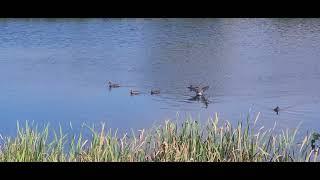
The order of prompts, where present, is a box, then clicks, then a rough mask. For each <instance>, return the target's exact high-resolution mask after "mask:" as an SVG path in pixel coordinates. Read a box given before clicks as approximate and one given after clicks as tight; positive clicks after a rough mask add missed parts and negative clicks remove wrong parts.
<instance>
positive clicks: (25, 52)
mask: <svg viewBox="0 0 320 180" xmlns="http://www.w3.org/2000/svg"><path fill="white" fill-rule="evenodd" d="M319 58H320V19H0V121H1V123H0V124H1V126H0V133H1V134H6V135H11V134H15V131H16V123H17V121H20V122H24V121H25V120H29V121H34V122H35V123H37V124H45V123H50V124H51V125H52V126H58V125H59V124H61V125H62V126H63V127H65V128H68V127H69V124H70V123H71V124H72V126H73V127H80V125H81V124H83V123H88V124H99V123H101V122H105V123H106V125H107V126H108V127H111V128H118V129H119V130H120V131H128V130H130V129H131V128H133V129H142V128H149V127H152V126H154V125H157V124H160V123H162V122H164V121H165V120H166V119H172V120H175V119H177V116H179V119H184V118H185V117H186V116H189V115H191V116H192V117H194V118H200V120H201V121H203V122H205V121H206V120H207V119H208V117H213V116H214V113H215V112H218V114H219V117H220V119H222V120H229V121H231V122H232V123H236V122H237V121H239V120H241V119H242V120H245V117H246V116H247V115H248V114H250V116H251V117H252V118H253V119H254V116H256V115H257V113H258V112H261V114H260V118H259V121H258V124H259V125H260V126H262V125H263V126H265V127H273V125H274V123H275V122H276V123H277V126H278V127H280V128H294V127H296V126H297V125H298V124H299V123H302V126H301V128H302V129H303V130H307V129H308V130H319V129H320V121H319V120H320V113H319V110H318V107H319V103H320V94H319V92H320V83H319V82H320V59H319ZM109 80H111V81H113V82H116V83H119V84H120V85H122V87H120V88H114V89H111V90H109V89H108V87H107V85H106V82H107V81H109ZM191 84H192V85H203V86H205V85H209V86H210V88H209V89H208V90H207V91H205V95H204V96H205V97H206V99H207V100H208V102H209V104H207V105H206V104H205V103H203V101H201V100H197V99H192V97H193V96H194V95H195V93H194V92H191V91H189V90H188V89H187V86H189V85H191ZM152 88H158V89H160V91H161V93H160V94H159V95H153V96H151V95H150V90H151V89H152ZM131 89H132V90H139V91H141V94H140V95H137V96H130V93H129V92H130V90H131ZM276 106H279V107H280V109H282V108H284V110H283V111H280V113H279V115H277V114H276V113H275V112H274V111H273V110H272V109H273V108H275V107H276ZM287 107H288V108H287Z"/></svg>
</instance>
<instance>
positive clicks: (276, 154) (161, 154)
mask: <svg viewBox="0 0 320 180" xmlns="http://www.w3.org/2000/svg"><path fill="white" fill-rule="evenodd" d="M258 117H259V114H258V115H257V116H256V118H255V120H254V122H252V123H250V122H249V117H247V120H246V123H243V122H238V123H237V125H236V126H234V127H233V126H232V124H231V123H229V122H228V121H224V122H219V118H218V115H217V113H216V114H215V117H213V118H209V119H208V121H207V123H206V124H205V125H204V126H201V125H200V123H198V122H197V121H195V120H192V119H191V118H190V119H189V118H188V119H186V120H185V121H184V122H182V123H181V124H177V123H174V122H172V121H165V122H164V123H163V124H162V125H161V126H159V127H156V128H154V129H150V130H148V131H146V130H141V131H139V133H138V134H135V133H134V132H132V133H131V135H128V134H124V135H122V136H118V135H117V132H116V131H112V130H111V129H109V130H106V127H105V125H104V124H102V125H101V127H100V129H99V130H97V129H95V128H94V127H88V126H87V128H88V129H89V130H90V132H91V137H90V138H85V137H84V136H83V134H82V133H81V132H80V133H78V134H77V135H72V134H64V133H63V131H62V128H61V127H60V129H59V131H58V132H56V131H55V130H49V126H48V125H47V126H46V127H45V128H43V129H42V130H40V131H39V130H38V129H37V127H35V126H33V125H31V126H30V125H29V124H28V123H27V122H26V123H25V125H24V126H23V127H21V126H20V125H19V123H18V124H17V135H16V137H3V136H1V147H0V161H1V162H92V161H94V162H110V161H111V162H145V161H147V162H314V161H318V160H319V159H318V152H319V147H316V146H315V142H316V141H317V140H318V139H319V138H320V135H319V134H317V133H311V134H309V135H308V134H307V135H305V136H304V137H302V138H301V140H299V141H298V140H296V134H297V131H298V129H297V128H295V129H294V130H283V131H281V132H280V133H276V132H274V128H273V129H268V130H263V129H264V128H263V127H261V128H260V129H259V128H256V127H255V125H256V122H257V120H258ZM256 129H258V130H256ZM51 134H52V137H53V138H49V137H50V136H51Z"/></svg>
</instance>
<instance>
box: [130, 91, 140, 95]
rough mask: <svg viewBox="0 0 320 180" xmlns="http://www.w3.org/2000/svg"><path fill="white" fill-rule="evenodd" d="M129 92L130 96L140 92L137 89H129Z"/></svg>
mask: <svg viewBox="0 0 320 180" xmlns="http://www.w3.org/2000/svg"><path fill="white" fill-rule="evenodd" d="M130 94H131V96H133V95H138V94H140V92H139V91H133V90H130Z"/></svg>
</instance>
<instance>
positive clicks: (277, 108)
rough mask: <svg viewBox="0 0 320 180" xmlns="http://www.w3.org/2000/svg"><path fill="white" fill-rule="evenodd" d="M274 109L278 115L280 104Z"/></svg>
mask: <svg viewBox="0 0 320 180" xmlns="http://www.w3.org/2000/svg"><path fill="white" fill-rule="evenodd" d="M273 111H274V112H276V113H277V115H279V111H280V108H279V106H277V107H276V108H274V109H273Z"/></svg>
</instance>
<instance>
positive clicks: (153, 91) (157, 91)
mask: <svg viewBox="0 0 320 180" xmlns="http://www.w3.org/2000/svg"><path fill="white" fill-rule="evenodd" d="M150 94H151V95H154V94H160V90H158V89H153V90H151V92H150Z"/></svg>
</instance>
